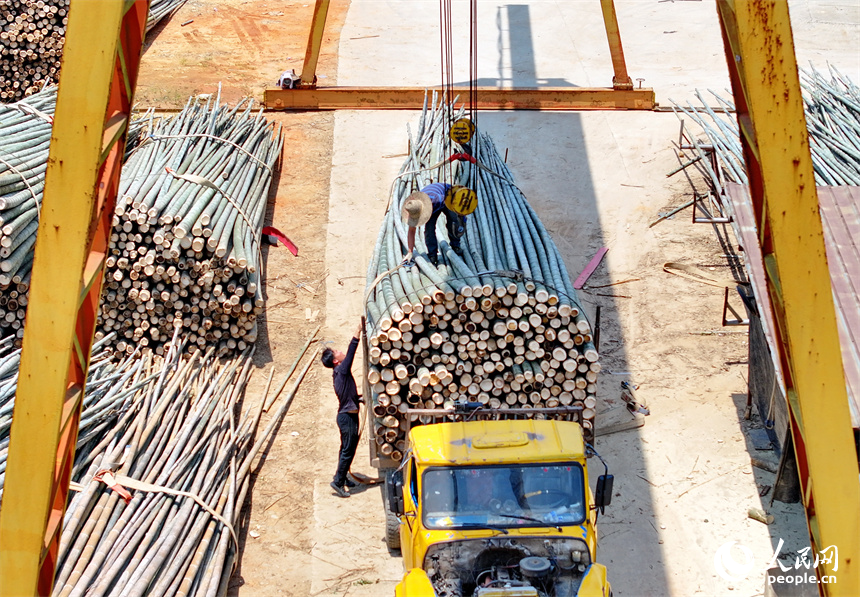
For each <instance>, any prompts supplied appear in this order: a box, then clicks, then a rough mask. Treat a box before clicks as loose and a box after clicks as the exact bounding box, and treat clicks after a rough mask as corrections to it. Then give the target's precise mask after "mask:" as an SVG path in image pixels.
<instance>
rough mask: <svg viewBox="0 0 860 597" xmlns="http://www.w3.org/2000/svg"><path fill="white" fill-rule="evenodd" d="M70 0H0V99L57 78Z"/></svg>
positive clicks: (33, 90) (14, 97)
mask: <svg viewBox="0 0 860 597" xmlns="http://www.w3.org/2000/svg"><path fill="white" fill-rule="evenodd" d="M68 10H69V0H14V1H12V0H6V1H5V2H0V101H14V100H17V99H21V98H23V97H25V96H27V95H30V94H33V93H36V92H37V91H39V89H41V88H42V86H43V85H44V84H45V83H46V82H47V81H50V80H54V81H56V80H57V78H58V76H59V72H60V58H61V57H62V55H63V43H64V41H65V35H66V22H67V16H66V14H67V12H68Z"/></svg>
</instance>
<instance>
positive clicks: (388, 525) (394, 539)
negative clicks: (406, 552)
mask: <svg viewBox="0 0 860 597" xmlns="http://www.w3.org/2000/svg"><path fill="white" fill-rule="evenodd" d="M385 545H387V546H388V549H394V550H399V549H400V521H399V520H398V519H397V517H396V516H395V515H394V514H392V513H391V510H389V509H388V506H387V505H386V506H385Z"/></svg>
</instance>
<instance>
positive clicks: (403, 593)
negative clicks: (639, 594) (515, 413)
mask: <svg viewBox="0 0 860 597" xmlns="http://www.w3.org/2000/svg"><path fill="white" fill-rule="evenodd" d="M480 410H481V409H480V407H476V411H475V412H474V413H473V414H472V415H469V416H463V417H462V418H463V419H469V418H476V417H475V416H474V414H476V413H477V412H480ZM484 416H485V417H489V418H491V419H492V417H493V415H492V414H491V413H484ZM588 455H595V456H597V458H600V457H599V455H597V454H596V452H594V451H593V449H592V448H591V447H590V446H588V445H586V444H585V442H584V440H583V436H582V430H581V428H580V426H579V424H578V423H576V422H572V421H557V420H547V419H543V420H538V419H534V418H532V419H516V420H499V419H498V418H496V419H495V420H464V421H460V422H440V423H433V424H429V425H421V426H417V427H413V428H412V429H411V430H410V431H409V434H408V442H407V450H406V452H405V455H404V457H403V459H402V461H401V462H400V464H399V466H398V467H397V468H396V469H389V470H388V471H386V477H385V478H386V488H385V489H386V491H385V498H386V499H385V500H384V501H385V503H386V522H387V529H386V531H387V537H386V538H387V542H388V545H389V547H391V548H398V547H399V548H400V549H401V551H402V555H403V560H404V566H405V569H406V571H407V572H406V575H405V576H404V578H403V581H402V582H401V583H400V584H398V585H397V588H396V595H397V596H398V597H425V596H427V597H431V596H432V597H443V596H444V597H549V596H556V597H563V596H571V597H572V596H575V595H578V596H581V597H591V596H603V597H607V596H608V595H611V593H612V592H611V588H610V585H609V582H608V580H607V575H606V568H605V567H604V566H603V565H601V564H598V563H597V562H596V557H597V526H596V525H597V515H598V512H602V511H603V508H604V507H605V506H607V505H608V504H609V503H610V500H611V496H612V482H613V478H612V475H609V474H608V470H604V474H602V475H600V476H599V477H598V479H597V483H596V490H595V493H594V495H592V492H591V490H590V488H589V482H588V464H587V462H586V457H587V456H588ZM601 461H602V459H601ZM605 468H606V465H605V463H604V469H605Z"/></svg>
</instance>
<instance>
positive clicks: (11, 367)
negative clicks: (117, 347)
mask: <svg viewBox="0 0 860 597" xmlns="http://www.w3.org/2000/svg"><path fill="white" fill-rule="evenodd" d="M114 339H115V336H114V335H110V336H107V337H105V338H103V339H102V340H101V341H100V342H96V343H95V344H94V345H93V350H92V358H91V359H90V368H89V371H88V377H87V395H86V397H85V398H84V404H83V408H84V414H83V416H82V417H81V422H80V426H79V432H78V444H77V450H78V452H77V458H78V460H80V459H81V458H85V454H86V453H87V451H88V450H89V448H90V447H91V445H92V444H94V443H98V441H99V440H100V438H101V436H102V434H103V433H104V432H105V429H107V428H109V427H111V426H112V425H114V424H115V422H116V421H117V420H118V419H119V418H120V414H121V413H123V412H124V411H126V410H127V409H128V407H129V405H130V404H131V401H132V397H133V395H134V393H135V392H136V391H137V390H138V389H139V388H140V386H141V384H146V383H149V382H150V381H151V379H152V376H151V375H150V376H146V375H144V374H143V373H142V369H141V366H142V363H141V362H140V354H139V353H134V354H132V355H130V356H128V357H127V358H125V359H123V360H121V361H117V360H115V359H113V358H112V357H111V352H110V351H109V350H107V348H106V347H107V345H108V344H109V343H110V342H111V341H113V340H114ZM12 341H13V338H12V337H9V338H6V339H5V340H2V341H0V502H2V496H3V484H4V481H5V477H6V457H7V455H8V450H9V431H10V429H11V426H12V412H13V409H14V406H15V391H16V390H17V387H18V366H19V364H20V362H21V349H20V348H15V346H14V345H13V342H12ZM76 462H77V461H76Z"/></svg>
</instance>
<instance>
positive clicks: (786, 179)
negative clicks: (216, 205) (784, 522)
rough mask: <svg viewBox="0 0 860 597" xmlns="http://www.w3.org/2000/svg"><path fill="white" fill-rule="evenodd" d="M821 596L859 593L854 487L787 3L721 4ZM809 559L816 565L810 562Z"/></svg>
mask: <svg viewBox="0 0 860 597" xmlns="http://www.w3.org/2000/svg"><path fill="white" fill-rule="evenodd" d="M717 7H718V10H719V16H720V21H721V25H722V30H723V42H724V45H725V50H726V60H727V62H728V67H729V75H730V77H731V80H732V89H733V91H734V99H735V105H736V107H737V115H738V125H739V128H740V132H741V141H742V143H743V149H744V158H745V161H746V166H747V173H748V175H749V180H750V195H751V197H752V200H753V209H754V211H755V217H756V224H757V225H758V232H759V242H760V244H761V247H762V255H763V256H764V264H765V275H766V277H767V285H768V292H769V294H770V299H771V302H772V304H773V307H774V318H775V319H776V322H777V325H776V330H775V332H774V333H775V336H776V342H775V344H776V347H775V348H776V351H777V352H778V353H779V357H780V363H781V365H782V371H783V374H784V376H785V385H786V390H787V392H786V393H787V398H788V411H789V419H790V422H791V432H792V437H793V439H794V446H795V452H796V455H797V463H798V473H799V477H800V484H801V492H802V494H803V501H804V505H805V506H806V513H807V520H808V522H809V534H810V539H811V542H812V548H813V550H815V551H816V553H818V552H820V551H822V550H825V549H827V548H830V547H835V550H831V551H830V552H829V553H828V555H834V554H838V557H834V558H832V559H831V561H829V562H828V561H826V560H824V561H820V562H819V563H820V566H819V569H818V574H819V576H825V575H826V576H835V577H836V582H835V583H829V584H820V585H819V587H820V590H821V592H822V594H824V595H846V596H847V595H851V596H856V595H860V561H858V556H860V480H858V465H857V455H856V453H855V451H854V440H853V434H852V430H851V419H850V414H849V407H848V397H847V392H846V387H845V374H844V371H843V368H842V353H841V350H840V344H839V336H838V333H837V328H836V313H835V308H834V305H833V295H832V291H831V286H830V273H829V270H828V268H827V256H826V253H825V250H824V234H823V231H822V223H821V216H820V215H819V209H818V197H817V193H816V187H815V177H814V174H813V169H812V158H811V156H810V153H809V138H808V133H807V129H806V118H805V116H804V111H803V98H802V96H801V92H800V81H799V78H798V73H797V61H796V58H795V55H794V41H793V38H792V33H791V23H790V21H789V15H788V2H786V1H785V0H717ZM811 559H813V560H814V559H815V555H813V556H812V558H811Z"/></svg>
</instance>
